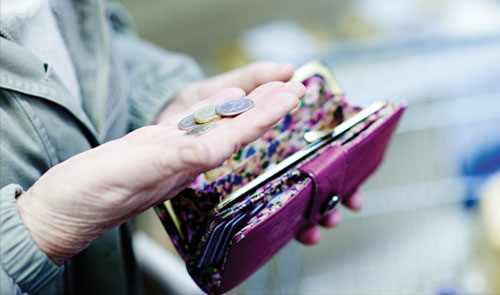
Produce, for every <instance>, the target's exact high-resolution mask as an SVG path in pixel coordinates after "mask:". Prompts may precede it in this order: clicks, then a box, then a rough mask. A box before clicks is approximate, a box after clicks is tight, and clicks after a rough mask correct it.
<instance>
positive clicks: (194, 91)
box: [157, 62, 295, 122]
mask: <svg viewBox="0 0 500 295" xmlns="http://www.w3.org/2000/svg"><path fill="white" fill-rule="evenodd" d="M294 71H295V66H294V65H293V64H288V63H285V64H278V63H274V62H257V63H253V64H250V65H247V66H244V67H242V68H239V69H236V70H234V71H230V72H227V73H224V74H221V75H218V76H215V77H212V78H209V79H206V80H203V81H200V82H197V83H193V84H191V85H190V86H188V87H186V88H185V89H184V90H183V91H181V92H180V93H179V95H178V96H177V97H176V98H175V99H174V100H173V101H172V102H171V103H169V104H168V105H167V107H166V108H165V109H164V111H163V112H161V113H160V115H159V116H158V118H157V122H163V121H165V120H167V119H168V118H171V117H172V116H176V115H177V114H178V113H179V112H182V111H184V110H186V109H188V108H190V107H191V106H192V105H194V104H196V103H198V102H199V101H201V100H202V99H204V98H206V97H210V96H212V95H214V94H215V93H217V92H219V91H220V90H222V89H225V88H229V87H238V88H241V89H243V91H245V92H246V93H250V92H251V91H253V90H254V89H255V88H256V87H258V86H260V85H262V84H264V83H268V82H272V81H283V82H286V81H288V80H290V78H291V77H292V75H293V72H294Z"/></svg>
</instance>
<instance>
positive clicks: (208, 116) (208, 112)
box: [193, 105, 221, 124]
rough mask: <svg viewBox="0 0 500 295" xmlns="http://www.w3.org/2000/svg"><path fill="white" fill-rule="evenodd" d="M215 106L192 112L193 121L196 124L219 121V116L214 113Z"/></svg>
mask: <svg viewBox="0 0 500 295" xmlns="http://www.w3.org/2000/svg"><path fill="white" fill-rule="evenodd" d="M215 108H216V106H215V105H211V106H207V107H204V108H201V109H199V110H197V111H196V112H194V114H193V116H194V121H195V122H196V123H198V124H203V123H208V122H211V121H215V120H219V119H220V118H221V116H220V115H219V114H217V112H216V111H215Z"/></svg>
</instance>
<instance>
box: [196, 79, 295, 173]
mask: <svg viewBox="0 0 500 295" xmlns="http://www.w3.org/2000/svg"><path fill="white" fill-rule="evenodd" d="M262 87H263V86H262ZM304 92H305V89H304V87H303V86H302V84H300V83H283V84H281V85H279V86H276V87H275V88H273V89H272V90H270V91H268V92H266V93H265V94H262V95H260V96H259V95H253V93H251V94H249V95H248V96H249V97H252V98H253V99H254V100H255V107H253V108H252V109H250V110H248V111H247V112H245V113H243V114H240V115H239V116H237V117H235V118H232V119H230V120H229V119H228V120H226V121H225V122H220V123H221V124H219V126H217V127H216V128H215V129H213V130H212V131H211V132H209V133H206V134H204V135H202V136H200V139H203V142H204V146H206V147H207V148H208V149H209V155H210V156H209V157H210V159H211V160H212V161H213V162H211V164H212V165H217V164H219V163H221V162H222V161H223V160H225V159H226V158H228V157H229V156H231V155H232V154H233V153H234V152H236V151H237V150H239V149H240V147H241V146H243V145H246V144H247V143H249V142H251V141H253V140H255V139H257V138H258V137H259V136H261V135H262V134H263V133H264V132H265V131H266V130H268V129H269V128H270V127H271V126H272V125H274V124H275V123H276V122H278V121H279V120H280V119H281V118H283V117H284V116H285V115H286V114H287V113H289V112H290V111H291V110H292V109H293V108H295V106H296V105H297V103H298V100H299V97H302V96H303V94H304ZM218 123H219V122H218Z"/></svg>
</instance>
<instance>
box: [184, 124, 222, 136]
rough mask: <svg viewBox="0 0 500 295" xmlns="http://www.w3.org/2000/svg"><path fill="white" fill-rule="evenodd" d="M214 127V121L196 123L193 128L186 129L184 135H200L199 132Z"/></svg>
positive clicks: (201, 132)
mask: <svg viewBox="0 0 500 295" xmlns="http://www.w3.org/2000/svg"><path fill="white" fill-rule="evenodd" d="M214 127H215V122H209V123H205V124H201V125H200V124H197V126H196V127H194V128H193V129H191V130H188V131H186V133H185V134H186V135H200V134H203V133H205V132H207V131H208V130H211V129H213V128H214Z"/></svg>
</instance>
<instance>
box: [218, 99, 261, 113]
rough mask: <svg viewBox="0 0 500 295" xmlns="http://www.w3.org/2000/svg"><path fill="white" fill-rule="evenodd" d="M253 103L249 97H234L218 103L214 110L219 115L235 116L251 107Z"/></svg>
mask: <svg viewBox="0 0 500 295" xmlns="http://www.w3.org/2000/svg"><path fill="white" fill-rule="evenodd" d="M254 105H255V103H254V102H253V100H251V99H250V98H246V97H244V98H236V99H231V100H228V101H225V102H223V103H221V104H218V105H217V107H216V108H215V111H216V112H217V113H218V114H219V115H221V116H225V117H227V116H236V115H239V114H241V113H243V112H246V111H248V110H249V109H251V108H253V106H254Z"/></svg>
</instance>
